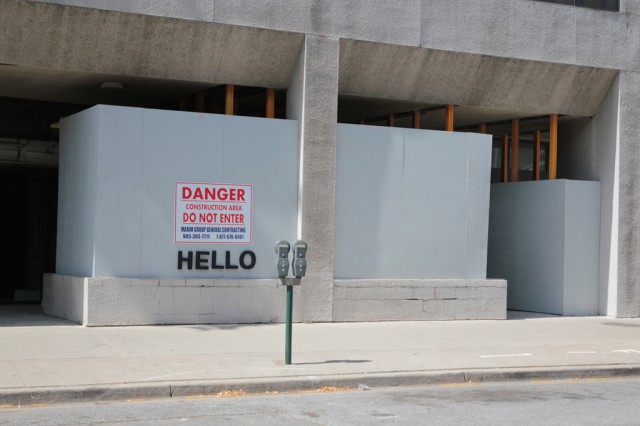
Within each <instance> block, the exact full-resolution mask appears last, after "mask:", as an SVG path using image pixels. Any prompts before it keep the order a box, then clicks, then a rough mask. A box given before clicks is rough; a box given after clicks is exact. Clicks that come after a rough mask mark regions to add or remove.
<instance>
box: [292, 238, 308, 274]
mask: <svg viewBox="0 0 640 426" xmlns="http://www.w3.org/2000/svg"><path fill="white" fill-rule="evenodd" d="M306 273H307V243H306V242H305V241H302V240H298V241H296V243H295V244H294V245H293V275H294V276H295V277H296V278H302V277H304V274H306Z"/></svg>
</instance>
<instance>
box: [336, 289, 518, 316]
mask: <svg viewBox="0 0 640 426" xmlns="http://www.w3.org/2000/svg"><path fill="white" fill-rule="evenodd" d="M334 286H335V288H334V303H333V320H334V321H420V320H462V319H506V317H507V282H506V281H505V280H464V279H443V280H402V279H399V280H335V281H334Z"/></svg>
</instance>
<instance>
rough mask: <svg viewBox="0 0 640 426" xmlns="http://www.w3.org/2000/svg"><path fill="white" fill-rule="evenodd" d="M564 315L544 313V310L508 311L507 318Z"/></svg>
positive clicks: (524, 318)
mask: <svg viewBox="0 0 640 426" xmlns="http://www.w3.org/2000/svg"><path fill="white" fill-rule="evenodd" d="M561 317H562V315H555V314H544V313H542V312H528V311H511V310H509V311H507V320H526V319H534V318H561Z"/></svg>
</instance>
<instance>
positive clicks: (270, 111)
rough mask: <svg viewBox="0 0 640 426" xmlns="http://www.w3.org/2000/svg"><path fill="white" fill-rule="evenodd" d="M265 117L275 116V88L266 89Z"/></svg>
mask: <svg viewBox="0 0 640 426" xmlns="http://www.w3.org/2000/svg"><path fill="white" fill-rule="evenodd" d="M266 116H267V118H274V117H275V116H276V89H267V114H266Z"/></svg>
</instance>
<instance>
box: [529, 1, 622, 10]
mask: <svg viewBox="0 0 640 426" xmlns="http://www.w3.org/2000/svg"><path fill="white" fill-rule="evenodd" d="M537 1H543V2H545V3H555V4H566V5H570V6H579V7H588V8H591V9H599V10H610V11H613V12H618V11H619V10H620V1H619V0H537Z"/></svg>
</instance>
